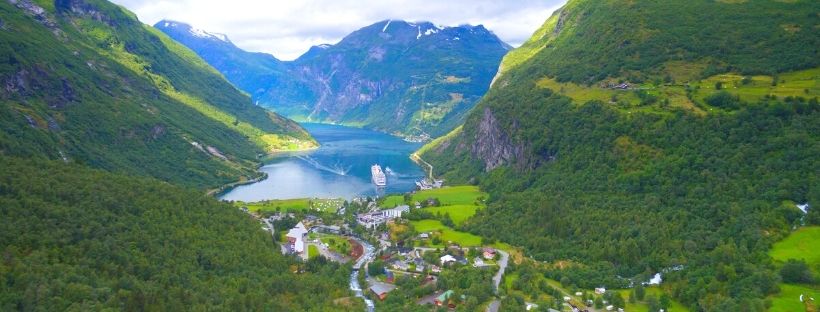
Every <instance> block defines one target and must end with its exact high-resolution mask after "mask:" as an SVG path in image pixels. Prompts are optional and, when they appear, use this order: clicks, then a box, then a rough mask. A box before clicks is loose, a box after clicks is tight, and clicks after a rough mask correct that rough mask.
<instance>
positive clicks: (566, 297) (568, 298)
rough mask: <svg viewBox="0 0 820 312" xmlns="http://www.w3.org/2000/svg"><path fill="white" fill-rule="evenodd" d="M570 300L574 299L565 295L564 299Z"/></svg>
mask: <svg viewBox="0 0 820 312" xmlns="http://www.w3.org/2000/svg"><path fill="white" fill-rule="evenodd" d="M570 300H572V298H570V297H569V296H564V301H566V302H569V301H570Z"/></svg>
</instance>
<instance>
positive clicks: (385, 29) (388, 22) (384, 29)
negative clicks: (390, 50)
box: [382, 20, 393, 32]
mask: <svg viewBox="0 0 820 312" xmlns="http://www.w3.org/2000/svg"><path fill="white" fill-rule="evenodd" d="M392 21H393V20H387V23H386V24H384V28H382V32H387V27H388V26H390V22H392Z"/></svg>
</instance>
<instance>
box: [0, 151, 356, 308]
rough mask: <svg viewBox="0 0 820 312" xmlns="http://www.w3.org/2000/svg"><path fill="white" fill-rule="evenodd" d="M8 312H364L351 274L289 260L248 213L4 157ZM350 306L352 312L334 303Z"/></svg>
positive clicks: (189, 194)
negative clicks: (353, 290) (354, 292)
mask: <svg viewBox="0 0 820 312" xmlns="http://www.w3.org/2000/svg"><path fill="white" fill-rule="evenodd" d="M0 168H3V170H0V219H2V220H13V222H0V252H2V258H1V259H0V281H2V282H0V310H4V311H13V310H17V311H34V310H38V311H66V310H74V311H88V310H124V311H146V310H149V311H156V310H174V311H182V310H230V311H262V310H272V311H295V310H299V311H339V310H361V309H363V307H362V306H361V302H359V301H355V300H343V298H347V297H348V296H350V294H349V291H348V290H347V278H348V276H349V274H350V272H351V268H350V266H349V265H348V266H340V265H338V264H334V263H329V262H325V261H323V259H317V260H312V261H309V262H307V263H302V262H301V261H299V260H297V259H296V258H291V257H284V256H281V255H280V254H279V250H278V246H277V245H275V244H274V242H273V241H272V239H271V236H270V234H269V233H267V232H265V231H261V230H259V226H260V225H259V223H258V221H256V220H254V219H252V218H251V217H250V216H249V215H247V214H246V213H243V212H241V211H240V210H238V209H235V208H233V207H232V206H231V205H229V204H227V203H222V202H219V201H217V200H216V199H214V198H211V197H208V196H205V195H203V194H202V193H201V192H199V191H193V190H188V189H184V188H180V187H176V186H171V185H169V184H167V183H163V182H160V181H157V180H154V179H148V178H139V177H129V176H123V175H116V174H111V173H107V172H103V171H99V170H94V169H88V168H84V167H82V166H78V165H72V164H63V163H61V162H55V161H42V160H23V159H19V158H13V157H7V156H0ZM336 299H342V300H343V301H342V302H341V303H338V302H334V300H336Z"/></svg>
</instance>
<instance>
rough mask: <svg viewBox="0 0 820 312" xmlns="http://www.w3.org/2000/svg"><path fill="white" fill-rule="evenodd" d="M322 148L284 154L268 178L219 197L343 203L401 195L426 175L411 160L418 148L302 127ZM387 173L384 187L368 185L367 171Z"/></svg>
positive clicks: (332, 128)
mask: <svg viewBox="0 0 820 312" xmlns="http://www.w3.org/2000/svg"><path fill="white" fill-rule="evenodd" d="M302 126H303V127H305V129H307V131H308V132H310V134H311V135H313V137H314V138H316V140H317V141H319V143H320V144H321V147H319V148H318V149H316V150H312V151H308V152H298V153H289V154H283V155H281V156H279V157H277V158H275V159H273V160H271V161H270V162H268V163H267V164H266V165H265V166H263V167H262V168H261V169H260V170H261V171H263V172H265V173H267V174H268V178H267V179H265V180H263V181H260V182H257V183H254V184H248V185H243V186H239V187H237V188H234V189H233V190H231V191H229V192H227V193H225V194H223V195H222V196H221V197H220V198H221V199H224V200H241V201H260V200H266V199H292V198H316V197H318V198H346V199H350V198H353V197H358V196H374V195H378V196H382V195H384V194H391V193H404V192H408V191H411V190H413V189H414V188H415V183H414V182H415V181H416V180H418V179H421V178H423V177H424V172H422V170H421V168H419V167H418V166H417V165H416V164H415V163H413V161H411V160H410V158H409V156H410V154H411V153H412V152H413V151H415V150H417V149H418V148H419V147H421V144H419V143H409V142H405V141H403V140H401V139H399V138H397V137H394V136H390V135H387V134H383V133H379V132H375V131H370V130H364V129H358V128H351V127H344V126H336V125H324V124H310V123H305V124H302ZM373 164H379V165H381V166H382V169H385V170H386V168H390V169H391V170H392V171H393V174H389V173H388V175H387V187H385V188H376V186H375V185H373V183H371V182H370V166H372V165H373Z"/></svg>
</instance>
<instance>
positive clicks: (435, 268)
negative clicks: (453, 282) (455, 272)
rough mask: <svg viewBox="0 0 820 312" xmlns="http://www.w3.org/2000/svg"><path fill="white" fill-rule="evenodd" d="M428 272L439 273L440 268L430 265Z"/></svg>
mask: <svg viewBox="0 0 820 312" xmlns="http://www.w3.org/2000/svg"><path fill="white" fill-rule="evenodd" d="M430 272H433V273H441V267H440V266H437V265H431V266H430Z"/></svg>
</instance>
